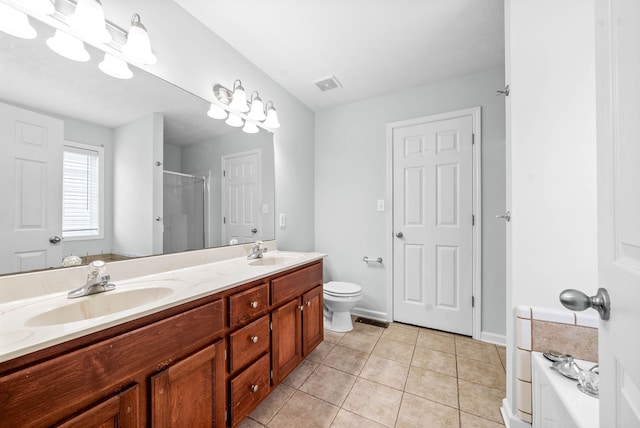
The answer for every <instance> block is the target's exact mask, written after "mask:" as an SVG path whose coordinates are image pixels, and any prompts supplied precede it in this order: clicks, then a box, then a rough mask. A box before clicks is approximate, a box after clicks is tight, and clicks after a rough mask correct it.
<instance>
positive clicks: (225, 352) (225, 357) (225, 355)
mask: <svg viewBox="0 0 640 428" xmlns="http://www.w3.org/2000/svg"><path fill="white" fill-rule="evenodd" d="M224 360H225V361H227V350H226V349H225V350H224Z"/></svg>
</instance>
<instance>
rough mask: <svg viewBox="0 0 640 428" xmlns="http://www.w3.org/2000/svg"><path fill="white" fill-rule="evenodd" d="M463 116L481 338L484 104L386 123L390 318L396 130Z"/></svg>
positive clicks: (475, 321) (390, 318) (476, 329)
mask: <svg viewBox="0 0 640 428" xmlns="http://www.w3.org/2000/svg"><path fill="white" fill-rule="evenodd" d="M463 116H471V117H472V119H473V125H472V128H473V131H472V132H473V135H474V142H473V148H472V156H473V160H472V168H473V171H472V176H473V190H472V191H473V196H472V197H473V201H472V207H473V214H474V216H475V225H474V227H473V237H472V241H473V242H472V249H471V251H472V252H473V261H472V273H471V278H472V293H473V296H474V303H475V304H474V306H473V308H472V311H473V313H472V319H473V330H472V331H473V338H474V339H480V337H481V335H482V265H481V261H482V240H481V238H482V210H481V207H482V203H481V202H482V201H481V196H482V192H481V189H482V187H481V185H482V175H481V173H482V169H481V166H482V165H481V164H482V159H481V158H482V156H481V155H482V132H481V107H479V106H478V107H471V108H467V109H462V110H455V111H450V112H446V113H438V114H433V115H429V116H422V117H418V118H415V119H408V120H401V121H398V122H390V123H387V189H386V200H387V201H389V203H388V209H387V210H386V228H385V233H386V236H387V239H386V250H385V252H386V257H385V259H386V260H391V264H390V266H389V268H388V269H387V284H388V286H387V321H389V322H391V321H393V287H394V283H393V266H394V261H395V260H394V254H393V130H394V129H395V128H401V127H405V126H412V125H418V124H421V123H426V122H437V121H440V120H446V119H455V118H458V117H463Z"/></svg>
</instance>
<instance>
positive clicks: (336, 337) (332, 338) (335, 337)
mask: <svg viewBox="0 0 640 428" xmlns="http://www.w3.org/2000/svg"><path fill="white" fill-rule="evenodd" d="M342 336H344V333H338V332H337V331H331V330H327V329H326V328H325V329H324V340H325V342H329V343H338V342H340V339H342Z"/></svg>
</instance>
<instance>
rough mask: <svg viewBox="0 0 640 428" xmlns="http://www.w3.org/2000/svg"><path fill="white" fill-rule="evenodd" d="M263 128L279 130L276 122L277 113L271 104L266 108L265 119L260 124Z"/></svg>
mask: <svg viewBox="0 0 640 428" xmlns="http://www.w3.org/2000/svg"><path fill="white" fill-rule="evenodd" d="M262 124H263V125H264V126H266V127H267V128H272V129H275V128H280V122H279V121H278V112H276V108H275V107H274V106H273V104H272V105H271V106H270V107H267V118H266V119H265V120H264V122H262Z"/></svg>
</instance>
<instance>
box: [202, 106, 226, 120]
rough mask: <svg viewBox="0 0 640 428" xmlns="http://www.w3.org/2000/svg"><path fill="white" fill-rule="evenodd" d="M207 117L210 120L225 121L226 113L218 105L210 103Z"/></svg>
mask: <svg viewBox="0 0 640 428" xmlns="http://www.w3.org/2000/svg"><path fill="white" fill-rule="evenodd" d="M207 116H209V117H210V118H212V119H226V118H227V112H226V110H225V109H223V108H222V107H220V106H219V105H218V104H214V103H211V107H209V111H208V112H207Z"/></svg>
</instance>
